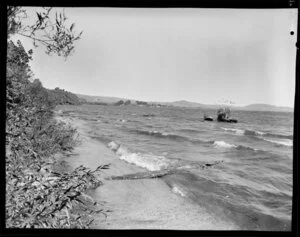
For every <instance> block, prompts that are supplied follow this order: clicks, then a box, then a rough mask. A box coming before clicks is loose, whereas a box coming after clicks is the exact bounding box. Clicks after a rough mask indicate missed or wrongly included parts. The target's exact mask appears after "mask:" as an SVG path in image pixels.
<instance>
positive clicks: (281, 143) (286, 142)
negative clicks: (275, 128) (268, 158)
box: [263, 138, 293, 147]
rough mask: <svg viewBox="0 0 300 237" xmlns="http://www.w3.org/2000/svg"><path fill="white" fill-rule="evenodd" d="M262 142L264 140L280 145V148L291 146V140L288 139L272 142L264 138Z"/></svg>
mask: <svg viewBox="0 0 300 237" xmlns="http://www.w3.org/2000/svg"><path fill="white" fill-rule="evenodd" d="M263 140H265V141H267V142H271V143H275V144H279V145H282V146H288V147H292V146H293V140H290V139H281V140H273V139H266V138H264V139H263Z"/></svg>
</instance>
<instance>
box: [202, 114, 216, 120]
mask: <svg viewBox="0 0 300 237" xmlns="http://www.w3.org/2000/svg"><path fill="white" fill-rule="evenodd" d="M204 121H214V119H213V117H211V116H206V115H204Z"/></svg>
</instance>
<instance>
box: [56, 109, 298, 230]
mask: <svg viewBox="0 0 300 237" xmlns="http://www.w3.org/2000/svg"><path fill="white" fill-rule="evenodd" d="M59 109H60V110H62V114H63V115H64V116H68V117H74V118H77V119H81V120H84V121H87V122H88V124H89V127H90V128H91V129H90V132H89V136H90V137H92V138H93V139H96V140H97V141H99V142H101V143H103V144H105V145H106V146H107V147H110V148H111V149H113V150H114V151H115V152H116V154H117V155H118V157H119V159H120V160H122V161H124V162H126V163H128V164H131V165H132V166H138V167H140V168H143V169H144V170H145V171H158V170H164V169H167V170H173V171H175V172H173V173H172V174H171V175H167V176H164V177H163V178H161V179H162V180H163V182H165V183H166V184H167V185H168V187H169V191H170V192H172V193H175V194H176V195H178V196H180V197H181V198H182V199H184V200H186V201H192V203H193V205H195V206H197V205H198V206H200V207H201V208H204V209H205V210H206V211H207V213H209V214H210V215H211V216H215V217H218V218H221V219H223V220H224V221H230V222H231V223H234V224H235V225H236V226H237V227H238V228H239V229H244V230H282V231H284V230H291V212H292V189H293V180H292V173H293V113H277V112H252V111H233V113H232V116H233V117H235V118H237V119H238V121H239V122H238V123H237V124H230V123H220V122H208V121H205V122H204V121H203V115H204V114H208V115H211V116H213V117H215V115H216V111H214V110H204V109H200V108H197V109H194V108H179V107H160V108H155V107H140V106H135V105H128V106H102V105H82V106H60V107H59ZM214 162H220V163H219V164H217V165H214V166H212V167H208V168H207V169H203V168H201V167H202V165H203V164H206V163H214Z"/></svg>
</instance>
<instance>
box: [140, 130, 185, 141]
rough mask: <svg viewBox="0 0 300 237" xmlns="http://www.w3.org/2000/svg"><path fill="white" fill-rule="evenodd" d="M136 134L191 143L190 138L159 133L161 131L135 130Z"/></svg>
mask: <svg viewBox="0 0 300 237" xmlns="http://www.w3.org/2000/svg"><path fill="white" fill-rule="evenodd" d="M134 132H136V133H138V134H142V135H150V136H155V137H160V138H169V139H172V140H177V141H189V138H187V137H184V136H180V135H177V134H172V133H167V132H159V131H156V130H154V131H144V130H134Z"/></svg>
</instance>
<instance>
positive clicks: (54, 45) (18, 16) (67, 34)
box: [7, 6, 82, 58]
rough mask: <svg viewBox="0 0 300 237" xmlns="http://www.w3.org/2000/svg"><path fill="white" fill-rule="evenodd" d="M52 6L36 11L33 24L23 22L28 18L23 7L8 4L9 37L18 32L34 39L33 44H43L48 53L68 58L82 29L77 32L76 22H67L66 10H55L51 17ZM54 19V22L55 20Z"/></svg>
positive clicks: (36, 45)
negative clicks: (75, 28) (53, 15)
mask: <svg viewBox="0 0 300 237" xmlns="http://www.w3.org/2000/svg"><path fill="white" fill-rule="evenodd" d="M51 12H52V8H51V7H43V8H41V10H40V11H36V12H35V13H36V21H35V23H34V24H32V25H26V24H24V23H23V21H24V19H27V18H28V15H27V12H26V10H25V9H24V8H22V7H15V6H8V7H7V19H8V24H7V26H8V29H7V38H8V39H9V38H10V37H11V36H12V35H15V34H18V35H21V36H23V37H26V38H29V39H31V40H33V45H34V46H35V47H38V45H43V46H44V47H46V53H47V54H49V55H51V54H57V55H58V56H64V57H65V58H67V57H68V56H69V55H70V54H71V53H72V52H73V50H74V43H75V41H77V40H79V39H80V37H81V35H82V31H81V32H80V33H79V34H77V33H76V32H75V30H74V26H75V23H72V24H67V19H68V18H67V17H66V15H65V12H64V11H62V12H58V11H56V12H55V17H54V19H51ZM53 21H54V22H53Z"/></svg>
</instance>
